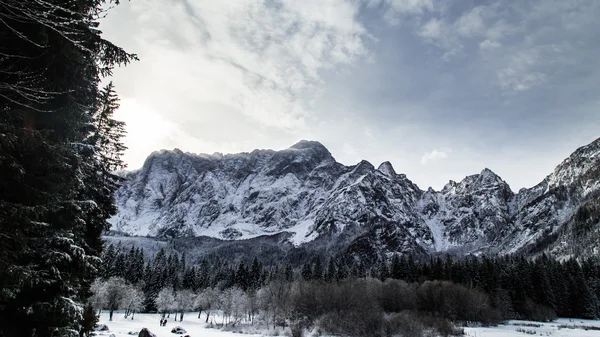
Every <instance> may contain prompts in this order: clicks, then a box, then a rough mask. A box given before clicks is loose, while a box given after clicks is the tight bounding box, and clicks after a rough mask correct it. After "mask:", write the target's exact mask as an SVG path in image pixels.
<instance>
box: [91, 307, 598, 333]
mask: <svg viewBox="0 0 600 337" xmlns="http://www.w3.org/2000/svg"><path fill="white" fill-rule="evenodd" d="M159 319H160V316H159V315H158V314H136V315H135V318H134V319H133V320H131V319H125V318H123V314H122V313H120V312H119V313H115V314H114V316H113V321H112V322H109V321H108V313H102V315H101V316H100V322H99V323H100V324H106V325H107V326H108V328H109V329H110V331H108V332H106V331H105V332H99V333H98V336H104V337H108V336H110V335H111V334H114V335H115V337H123V336H137V335H138V333H139V332H140V330H141V329H142V328H148V329H149V330H150V332H152V333H154V334H155V335H156V336H157V337H176V336H182V335H176V334H173V333H171V329H172V328H173V327H175V326H181V327H183V328H184V329H185V330H187V334H188V335H190V336H191V337H240V336H248V337H260V336H267V334H265V335H246V334H244V335H242V334H239V333H233V332H225V331H221V330H217V329H210V328H205V326H206V324H205V323H204V320H203V319H202V320H199V319H197V313H196V316H194V313H189V314H187V315H186V316H184V320H183V322H174V321H173V315H171V318H170V319H169V320H168V323H167V326H166V327H161V326H160V325H159V322H158V321H159ZM586 327H588V328H587V329H586ZM589 327H594V328H595V329H597V330H593V329H589ZM129 332H132V333H133V334H131V335H130V334H128V333H129ZM268 335H271V336H272V330H271V333H269V334H268ZM534 335H535V336H552V337H598V336H600V321H590V320H581V319H573V320H571V319H564V318H561V319H558V320H556V321H554V322H550V323H540V322H530V321H510V322H508V323H507V324H506V325H499V326H497V327H491V328H465V336H468V337H513V336H534Z"/></svg>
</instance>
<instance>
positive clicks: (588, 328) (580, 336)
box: [465, 318, 600, 337]
mask: <svg viewBox="0 0 600 337" xmlns="http://www.w3.org/2000/svg"><path fill="white" fill-rule="evenodd" d="M465 336H468V337H512V336H552V337H598V336H600V321H592V320H582V319H567V318H560V319H557V320H556V321H553V322H548V323H541V322H531V321H509V322H507V323H506V324H505V325H498V326H496V327H489V328H482V327H478V328H465Z"/></svg>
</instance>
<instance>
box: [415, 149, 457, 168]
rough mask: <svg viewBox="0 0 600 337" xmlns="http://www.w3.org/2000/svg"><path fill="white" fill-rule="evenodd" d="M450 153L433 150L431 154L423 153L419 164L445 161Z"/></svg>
mask: <svg viewBox="0 0 600 337" xmlns="http://www.w3.org/2000/svg"><path fill="white" fill-rule="evenodd" d="M447 152H450V151H445V152H444V151H438V150H435V149H434V150H433V151H431V152H428V153H425V154H424V155H423V156H422V157H421V164H422V165H425V164H427V163H428V162H430V161H437V160H440V159H445V158H448V153H447Z"/></svg>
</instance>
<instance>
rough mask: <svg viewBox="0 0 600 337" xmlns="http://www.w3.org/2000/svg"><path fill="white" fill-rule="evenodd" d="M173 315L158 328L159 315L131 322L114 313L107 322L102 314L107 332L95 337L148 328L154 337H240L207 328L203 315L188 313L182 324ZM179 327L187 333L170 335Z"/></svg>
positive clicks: (129, 333) (137, 316) (141, 316)
mask: <svg viewBox="0 0 600 337" xmlns="http://www.w3.org/2000/svg"><path fill="white" fill-rule="evenodd" d="M173 317H174V315H171V318H168V319H167V325H166V326H160V323H159V321H160V315H159V314H135V316H134V318H133V320H132V319H131V317H128V318H124V317H123V313H122V312H115V313H114V315H113V320H112V321H109V320H108V312H103V313H102V314H101V315H100V321H99V322H98V323H99V324H106V325H107V326H108V328H109V330H108V331H99V332H96V333H97V336H104V337H108V336H110V335H111V334H114V335H115V337H122V336H137V335H138V333H139V332H140V330H142V328H148V330H150V332H152V333H153V334H155V335H156V337H175V336H185V335H190V337H232V336H236V337H240V336H242V335H240V334H239V333H233V332H227V331H221V330H219V329H211V328H207V327H206V326H207V324H206V323H205V322H204V315H202V319H198V318H197V317H198V313H197V312H196V313H188V314H187V315H184V319H183V321H182V322H175V320H174V319H173ZM176 326H180V327H182V328H184V329H185V330H186V331H187V333H186V334H183V335H176V334H174V333H171V329H172V328H174V327H176ZM244 336H255V337H258V336H260V335H244Z"/></svg>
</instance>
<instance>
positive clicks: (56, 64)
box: [0, 0, 135, 336]
mask: <svg viewBox="0 0 600 337" xmlns="http://www.w3.org/2000/svg"><path fill="white" fill-rule="evenodd" d="M106 2H110V1H102V0H94V1H89V0H68V1H67V0H45V1H41V0H1V1H0V19H1V20H0V135H1V136H0V176H1V177H2V179H0V233H3V238H2V245H0V261H1V263H0V290H1V291H0V317H2V324H0V336H49V335H52V334H54V335H62V334H63V332H64V331H66V330H69V329H78V327H79V326H80V324H79V322H81V321H82V319H83V316H82V312H83V302H84V301H85V297H87V296H88V295H89V286H90V283H91V281H92V279H93V278H94V277H95V276H96V274H97V269H98V268H99V264H98V261H99V259H98V258H99V257H100V254H101V251H102V245H103V243H102V239H101V233H102V231H104V230H106V229H107V228H108V223H107V221H106V220H107V218H108V217H109V216H111V215H112V214H114V211H115V208H114V204H113V195H112V194H113V193H114V191H115V189H116V187H117V185H116V183H109V181H112V182H114V180H112V179H113V178H107V177H108V176H109V175H110V172H108V171H107V168H106V166H104V163H103V162H101V161H100V159H99V158H100V156H99V155H98V153H100V152H102V151H105V153H106V154H108V153H110V154H111V155H112V156H113V157H118V156H119V154H118V153H116V152H111V151H113V150H114V149H106V150H105V149H103V148H102V146H97V144H93V143H92V142H89V136H90V135H91V134H93V133H94V131H95V130H96V127H97V124H96V123H95V120H94V116H93V114H94V113H95V112H96V111H97V108H98V106H99V99H100V97H101V95H100V91H99V89H98V84H99V83H100V80H101V78H102V77H103V76H106V75H110V74H111V70H112V68H113V67H114V66H115V65H117V64H126V63H128V62H129V61H131V60H132V59H134V58H135V55H131V54H127V53H126V52H125V51H123V50H122V49H120V48H118V47H116V46H114V45H113V44H111V43H110V42H108V41H106V40H104V39H102V37H101V32H100V31H99V30H98V19H99V18H100V17H101V16H103V8H104V4H105V3H106ZM117 143H118V140H117ZM117 152H118V150H117ZM92 182H93V184H92ZM92 185H93V186H92ZM21 322H27V324H21Z"/></svg>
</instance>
